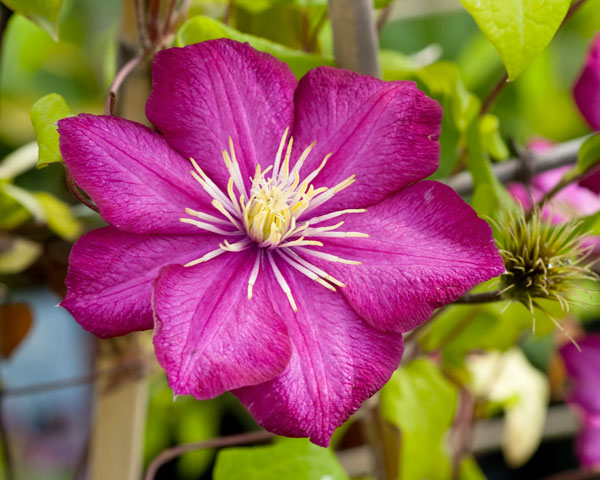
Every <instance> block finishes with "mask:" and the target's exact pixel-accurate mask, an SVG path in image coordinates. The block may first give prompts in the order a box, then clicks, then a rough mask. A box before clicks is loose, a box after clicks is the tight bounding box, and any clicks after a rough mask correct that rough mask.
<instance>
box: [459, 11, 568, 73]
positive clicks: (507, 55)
mask: <svg viewBox="0 0 600 480" xmlns="http://www.w3.org/2000/svg"><path fill="white" fill-rule="evenodd" d="M460 2H461V3H462V4H463V6H464V7H465V8H466V9H467V10H468V11H469V13H470V14H471V15H472V16H473V18H474V19H475V21H476V22H477V24H478V25H479V28H480V29H481V31H482V32H483V33H484V34H485V36H486V37H488V39H489V40H490V41H491V42H492V44H493V45H494V47H496V50H498V53H499V54H500V56H501V57H502V60H503V62H504V65H505V66H506V70H507V72H508V78H509V80H514V79H515V78H517V77H518V76H519V75H520V74H521V73H522V72H523V70H525V68H527V66H528V65H529V64H530V63H531V62H532V61H533V60H534V59H535V58H536V57H537V56H538V55H539V54H540V53H542V51H543V50H544V49H545V48H546V46H547V45H548V44H549V43H550V41H551V40H552V37H554V34H555V33H556V31H557V30H558V27H560V24H561V22H562V21H563V19H564V18H565V15H566V13H567V10H568V9H569V5H570V3H571V2H570V0H548V1H544V2H540V1H538V0H460Z"/></svg>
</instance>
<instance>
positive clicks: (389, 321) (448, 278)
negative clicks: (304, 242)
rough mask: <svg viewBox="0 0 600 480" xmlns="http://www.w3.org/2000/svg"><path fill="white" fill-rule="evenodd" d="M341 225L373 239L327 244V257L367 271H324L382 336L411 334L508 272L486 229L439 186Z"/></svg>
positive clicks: (404, 193) (420, 187) (409, 193)
mask: <svg viewBox="0 0 600 480" xmlns="http://www.w3.org/2000/svg"><path fill="white" fill-rule="evenodd" d="M335 220H338V219H337V218H336V219H335ZM344 220H345V222H346V223H345V224H344V230H348V231H359V232H362V233H366V234H368V235H370V237H369V238H344V239H332V240H329V241H327V242H325V241H324V243H325V246H324V247H323V248H322V250H323V251H326V252H327V253H331V254H334V255H337V256H339V257H342V258H346V259H350V260H357V261H360V262H362V265H345V264H340V263H331V262H323V263H320V264H319V266H320V267H321V268H322V269H324V270H326V271H327V272H328V273H330V274H332V275H333V276H334V277H336V278H338V279H339V280H340V281H342V282H343V283H345V284H346V287H345V288H343V289H342V290H341V291H342V294H343V295H344V296H345V297H346V299H347V300H348V302H349V303H350V305H352V307H353V308H354V309H355V310H356V312H357V313H358V314H359V315H360V316H361V317H363V318H365V319H366V320H367V321H368V322H369V323H370V324H371V325H373V326H374V327H375V328H378V329H381V330H386V331H395V332H406V331H407V330H410V329H412V328H414V327H415V326H417V325H419V324H420V323H422V322H423V321H425V320H427V319H428V318H429V316H430V315H431V314H432V312H433V310H434V309H435V308H437V307H440V306H442V305H445V304H447V303H450V302H452V301H453V300H455V299H456V298H458V297H459V296H460V295H462V294H463V293H465V292H466V291H468V290H469V289H471V287H473V286H474V285H476V284H477V283H480V282H483V281H485V280H488V279H490V278H492V277H495V276H497V275H500V274H501V273H503V272H504V266H503V263H502V259H501V257H500V255H499V253H498V249H497V248H496V246H495V245H494V239H493V238H492V231H491V228H490V227H489V225H488V224H487V223H486V222H484V221H483V220H481V219H480V218H479V217H477V214H476V213H475V211H473V210H472V209H471V207H469V206H468V205H467V204H466V203H465V202H464V201H463V200H462V199H461V198H460V197H459V196H458V195H457V194H456V192H454V191H453V190H452V189H451V188H449V187H447V186H445V185H443V184H441V183H438V182H431V181H424V182H419V183H417V184H415V185H412V186H409V187H406V188H404V189H403V190H401V191H400V192H398V193H397V194H396V195H394V196H392V197H389V198H388V199H386V200H384V201H383V202H381V203H379V204H377V205H375V206H373V207H369V208H368V209H367V212H366V213H363V214H359V215H347V216H346V218H344Z"/></svg>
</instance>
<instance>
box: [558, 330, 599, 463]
mask: <svg viewBox="0 0 600 480" xmlns="http://www.w3.org/2000/svg"><path fill="white" fill-rule="evenodd" d="M579 346H580V348H581V351H578V350H577V347H576V346H575V345H574V344H572V343H568V344H566V345H565V346H564V347H563V348H562V349H561V351H560V353H561V355H562V358H563V361H564V362H565V367H566V369H567V374H568V376H569V379H570V380H571V381H572V386H571V391H570V393H569V395H568V397H567V402H569V403H570V404H571V405H573V406H574V407H575V408H576V410H577V411H578V412H579V414H580V416H581V430H580V432H579V435H578V437H577V455H578V456H579V460H580V461H581V463H582V465H584V466H586V467H600V335H588V336H587V337H585V338H584V339H583V340H580V341H579Z"/></svg>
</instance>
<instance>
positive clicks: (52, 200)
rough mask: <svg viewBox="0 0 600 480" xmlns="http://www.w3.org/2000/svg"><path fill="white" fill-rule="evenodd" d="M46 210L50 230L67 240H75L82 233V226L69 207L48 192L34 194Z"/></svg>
mask: <svg viewBox="0 0 600 480" xmlns="http://www.w3.org/2000/svg"><path fill="white" fill-rule="evenodd" d="M33 195H34V196H35V198H36V199H37V201H38V202H39V203H40V205H41V206H42V208H43V209H44V214H45V217H46V223H47V225H48V228H49V229H50V230H52V231H53V232H54V233H56V234H57V235H59V236H61V237H62V238H64V239H65V240H75V239H76V238H77V237H78V236H79V234H80V233H81V224H80V223H79V222H78V221H77V219H76V218H75V217H74V216H73V214H72V213H71V209H70V207H69V205H67V204H66V203H64V202H63V201H61V200H59V199H58V198H56V197H55V196H53V195H51V194H49V193H47V192H36V193H34V194H33Z"/></svg>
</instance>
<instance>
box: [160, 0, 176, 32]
mask: <svg viewBox="0 0 600 480" xmlns="http://www.w3.org/2000/svg"><path fill="white" fill-rule="evenodd" d="M176 3H177V0H170V2H169V5H168V6H167V13H166V15H165V20H164V23H163V26H162V29H161V33H162V35H163V36H165V35H168V34H169V33H170V32H171V27H172V26H173V14H174V13H175V4H176Z"/></svg>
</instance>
